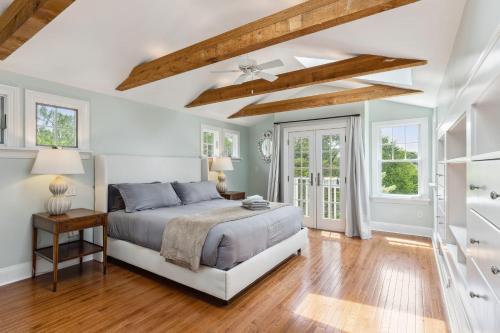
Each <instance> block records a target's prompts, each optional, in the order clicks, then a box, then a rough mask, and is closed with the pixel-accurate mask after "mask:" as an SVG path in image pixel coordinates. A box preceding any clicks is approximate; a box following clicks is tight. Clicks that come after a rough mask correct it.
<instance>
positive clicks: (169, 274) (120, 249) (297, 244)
mask: <svg viewBox="0 0 500 333" xmlns="http://www.w3.org/2000/svg"><path fill="white" fill-rule="evenodd" d="M208 173H209V172H208V162H207V160H206V159H200V158H187V157H155V156H126V155H99V156H97V157H96V159H95V208H96V210H101V211H107V210H108V186H109V185H110V184H117V183H141V182H154V181H161V182H173V181H179V182H192V181H201V180H207V179H208ZM231 205H239V203H238V202H236V201H227V200H223V199H220V200H211V201H209V202H200V203H197V204H190V205H184V206H177V207H169V208H160V209H155V210H148V211H141V212H136V213H125V212H124V211H115V212H110V213H109V215H108V223H109V228H108V230H109V232H108V235H109V237H108V255H109V256H110V257H112V258H116V259H118V260H121V261H123V262H126V263H128V264H131V265H134V266H136V267H139V268H141V269H144V270H147V271H150V272H152V273H155V274H158V275H160V276H163V277H165V278H168V279H170V280H173V281H176V282H178V283H181V284H184V285H186V286H188V287H191V288H194V289H196V290H199V291H201V292H204V293H207V294H209V295H212V296H214V297H216V298H219V299H221V300H224V301H229V300H230V299H231V298H233V297H234V296H235V295H237V294H238V293H240V292H241V291H242V290H243V289H245V288H246V287H248V286H249V285H250V284H252V283H253V282H255V281H256V280H257V279H259V278H260V277H261V276H263V275H265V274H266V273H268V272H269V271H270V270H272V269H273V268H274V267H276V266H277V265H279V264H280V263H281V262H283V261H284V260H286V259H287V258H289V257H290V256H292V255H294V254H296V253H297V252H300V250H301V249H302V248H304V246H305V245H306V243H307V237H306V230H305V229H304V228H302V227H301V226H302V216H301V213H300V211H298V210H297V208H295V207H291V206H287V207H282V208H279V209H276V210H273V211H269V212H266V213H263V214H261V215H257V216H253V217H251V218H249V219H250V220H247V219H245V220H240V221H231V222H226V223H222V224H218V225H216V226H215V227H213V229H211V230H210V232H209V235H208V237H207V239H206V242H205V245H204V247H203V253H202V259H201V266H200V269H199V270H198V271H192V270H189V269H187V268H184V267H181V266H178V265H174V264H172V263H169V262H166V261H165V258H163V257H162V256H160V254H159V247H160V246H161V234H162V230H163V228H164V227H165V225H166V223H168V221H169V219H171V218H173V217H176V216H179V215H185V214H190V213H196V212H201V211H203V210H208V209H213V208H218V207H227V206H231ZM94 232H95V233H97V234H95V235H94V239H101V237H100V235H99V233H100V232H101V231H100V230H95V231H94Z"/></svg>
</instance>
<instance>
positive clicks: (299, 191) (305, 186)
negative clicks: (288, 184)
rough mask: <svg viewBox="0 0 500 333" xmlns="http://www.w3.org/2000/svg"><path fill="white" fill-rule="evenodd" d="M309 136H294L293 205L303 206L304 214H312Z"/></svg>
mask: <svg viewBox="0 0 500 333" xmlns="http://www.w3.org/2000/svg"><path fill="white" fill-rule="evenodd" d="M309 146H310V140H309V138H294V141H293V157H294V161H293V205H294V206H297V207H301V208H302V210H303V211H304V216H306V217H308V216H310V213H311V212H310V206H309V204H310V203H309V200H310V194H309V176H310V171H309V170H310V169H309V166H310V161H309V153H310V152H309Z"/></svg>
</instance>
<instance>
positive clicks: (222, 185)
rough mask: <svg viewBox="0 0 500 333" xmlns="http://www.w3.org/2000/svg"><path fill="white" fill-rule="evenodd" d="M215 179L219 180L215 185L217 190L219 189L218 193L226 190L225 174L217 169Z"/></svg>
mask: <svg viewBox="0 0 500 333" xmlns="http://www.w3.org/2000/svg"><path fill="white" fill-rule="evenodd" d="M217 180H218V181H219V182H218V183H217V186H216V187H217V191H219V193H224V192H227V185H226V176H225V175H224V172H222V171H219V176H218V177H217Z"/></svg>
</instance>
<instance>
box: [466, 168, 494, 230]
mask: <svg viewBox="0 0 500 333" xmlns="http://www.w3.org/2000/svg"><path fill="white" fill-rule="evenodd" d="M498 170H500V160H498V161H478V162H472V163H470V165H469V167H468V171H469V177H468V180H469V188H468V189H467V191H468V193H467V204H468V206H469V208H472V209H474V210H475V211H476V212H478V213H479V214H481V215H482V216H484V217H485V218H486V219H487V220H489V221H491V222H492V223H493V224H495V225H496V226H497V227H499V228H500V197H498V198H496V196H495V193H498V195H499V196H500V177H499V176H498ZM471 186H475V187H477V188H471Z"/></svg>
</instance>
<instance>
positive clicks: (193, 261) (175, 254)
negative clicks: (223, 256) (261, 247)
mask: <svg viewBox="0 0 500 333" xmlns="http://www.w3.org/2000/svg"><path fill="white" fill-rule="evenodd" d="M284 206H287V204H283V203H271V204H270V205H269V209H266V210H248V209H245V208H243V207H241V206H236V207H224V208H218V209H213V210H209V211H206V212H203V213H198V214H193V215H185V216H179V217H176V218H173V219H172V220H170V221H169V222H168V224H167V225H166V226H165V229H164V231H163V241H162V245H161V250H160V254H161V255H162V256H163V257H165V259H166V260H167V261H169V262H171V263H174V264H176V265H179V266H183V267H186V268H189V269H191V270H192V271H197V270H198V269H199V267H200V260H201V254H202V249H203V245H204V244H205V240H206V238H207V235H208V232H209V231H210V229H211V228H212V227H214V226H215V225H217V224H220V223H224V222H229V221H235V220H240V219H245V218H248V217H251V216H255V215H259V214H264V213H266V212H268V211H270V210H274V209H278V208H281V207H284Z"/></svg>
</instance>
